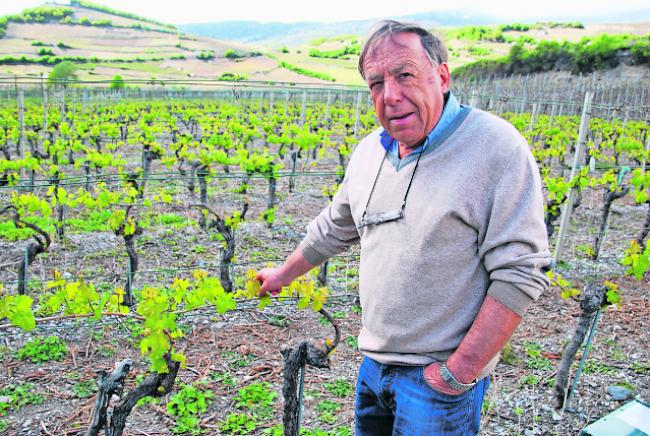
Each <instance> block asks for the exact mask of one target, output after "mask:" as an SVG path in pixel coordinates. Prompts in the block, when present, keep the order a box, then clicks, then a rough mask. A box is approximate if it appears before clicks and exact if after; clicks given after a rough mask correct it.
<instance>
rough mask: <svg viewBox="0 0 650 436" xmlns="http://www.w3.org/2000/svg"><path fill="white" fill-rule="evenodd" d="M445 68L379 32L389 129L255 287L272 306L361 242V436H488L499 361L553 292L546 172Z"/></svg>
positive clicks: (415, 29)
mask: <svg viewBox="0 0 650 436" xmlns="http://www.w3.org/2000/svg"><path fill="white" fill-rule="evenodd" d="M446 61H447V54H446V49H445V48H444V45H443V43H442V42H441V41H440V40H439V39H438V38H437V37H435V36H434V35H432V34H431V33H429V32H428V31H427V30H425V29H423V28H421V27H419V26H417V25H410V24H403V23H399V22H396V21H385V22H382V23H379V25H378V27H377V28H376V30H375V31H374V33H372V35H371V36H370V37H369V39H368V40H367V42H366V43H365V45H364V47H363V50H362V53H361V56H360V58H359V71H360V73H361V76H362V77H363V78H364V79H365V80H366V83H367V84H368V88H369V89H370V94H371V96H372V101H373V104H374V108H375V111H376V113H377V117H378V118H379V122H380V123H381V125H382V126H383V128H381V129H379V130H377V131H375V132H373V133H371V134H370V135H368V136H367V137H366V138H364V139H363V140H362V141H361V142H360V143H359V145H358V146H357V148H356V150H355V151H354V154H353V156H352V158H351V159H350V163H349V165H348V168H347V170H346V175H345V179H344V181H343V183H342V184H341V187H340V188H339V191H338V193H337V194H336V196H335V197H334V199H333V201H332V203H331V204H330V205H329V206H328V207H326V208H325V210H323V212H321V214H320V215H319V216H318V217H316V219H314V221H312V222H311V224H310V225H309V226H308V229H307V235H306V237H305V239H304V240H303V241H302V243H301V244H300V246H299V247H298V248H297V249H296V251H294V252H293V253H292V254H291V255H290V256H289V257H288V258H287V260H286V261H285V263H284V264H283V265H282V266H281V267H279V268H270V269H264V270H262V271H260V273H259V275H258V279H259V280H260V281H261V282H262V288H261V289H262V290H261V292H262V293H266V292H269V291H275V290H278V289H280V288H281V287H282V286H286V285H288V284H289V283H291V281H292V280H293V279H295V278H296V277H298V276H299V275H302V274H304V273H306V272H307V271H308V270H310V269H311V268H313V267H314V266H316V265H318V264H320V263H322V262H324V261H325V260H326V259H327V258H329V257H331V256H333V255H335V254H337V253H339V252H341V251H343V250H344V249H345V248H346V247H348V246H349V245H351V244H353V243H356V242H360V245H361V261H360V268H359V274H360V277H359V294H360V299H361V307H362V309H363V326H362V329H361V333H360V335H359V349H360V351H361V353H362V354H363V355H364V356H365V357H364V360H363V363H362V365H361V368H360V370H359V376H358V381H357V398H356V408H355V426H356V434H357V435H384V434H386V435H388V434H394V435H443V434H444V435H447V434H449V435H467V434H476V433H477V432H478V431H479V425H480V413H481V404H482V401H483V395H484V393H485V392H486V390H487V388H488V385H489V380H488V378H487V376H488V375H489V373H490V372H491V371H492V370H493V369H494V368H495V366H496V363H497V360H498V355H499V351H500V350H501V348H502V347H503V346H504V344H505V343H506V341H507V340H508V338H509V337H510V336H511V334H512V332H513V331H514V330H515V328H516V327H517V325H518V324H519V322H520V321H521V317H522V316H523V315H524V313H525V311H526V309H527V307H528V306H529V304H530V303H532V302H533V301H534V300H536V299H537V298H538V297H539V295H540V293H541V292H543V291H544V289H545V288H546V287H547V286H548V281H547V279H546V276H545V274H544V272H545V270H546V269H547V267H548V265H549V264H550V256H549V253H548V241H547V238H546V231H545V227H544V221H543V201H542V192H541V182H540V177H539V172H538V169H537V165H536V163H535V160H534V159H533V157H532V155H531V153H530V150H529V148H528V146H527V144H526V142H525V140H524V139H523V138H522V137H521V135H519V134H518V132H517V131H516V130H515V129H514V128H513V127H512V126H511V125H510V124H508V123H507V122H505V121H503V120H501V119H500V118H497V117H495V116H493V115H490V114H488V113H485V112H482V111H480V110H477V109H472V108H470V107H468V106H464V105H460V104H459V103H458V100H457V99H456V98H455V97H454V95H453V94H452V93H451V92H450V91H449V87H450V74H449V67H448V66H447V63H446Z"/></svg>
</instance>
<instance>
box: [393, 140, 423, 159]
mask: <svg viewBox="0 0 650 436" xmlns="http://www.w3.org/2000/svg"><path fill="white" fill-rule="evenodd" d="M426 140H427V137H426V136H425V137H424V138H422V139H421V140H420V141H418V142H416V143H415V144H413V145H412V146H410V147H409V146H407V145H404V144H402V143H401V142H398V143H397V151H398V153H399V158H400V159H404V158H405V157H406V156H408V155H409V154H411V153H413V150H417V148H418V147H420V146H421V145H422V144H424V142H425V141H426Z"/></svg>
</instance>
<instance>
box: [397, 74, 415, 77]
mask: <svg viewBox="0 0 650 436" xmlns="http://www.w3.org/2000/svg"><path fill="white" fill-rule="evenodd" d="M400 76H402V77H413V74H411V73H402V74H400Z"/></svg>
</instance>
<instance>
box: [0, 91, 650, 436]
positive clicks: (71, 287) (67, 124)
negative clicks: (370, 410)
mask: <svg viewBox="0 0 650 436" xmlns="http://www.w3.org/2000/svg"><path fill="white" fill-rule="evenodd" d="M234 97H237V96H236V95H235V96H234ZM501 116H502V117H504V118H506V119H507V120H508V121H510V122H511V123H512V124H513V125H514V126H515V127H516V128H517V129H518V130H519V131H520V132H521V133H522V134H523V135H524V136H525V137H526V138H527V140H528V142H529V144H530V146H531V148H532V151H533V155H534V157H535V159H536V160H537V162H538V164H539V167H540V170H541V175H542V179H543V183H544V188H545V201H546V204H545V214H546V216H545V221H546V225H547V232H548V235H549V237H550V238H551V240H552V241H553V244H554V245H557V234H558V233H559V232H558V227H559V220H560V219H561V214H562V211H563V210H564V211H567V210H568V211H570V210H573V211H574V213H576V211H579V210H580V207H581V203H582V202H583V201H584V200H583V199H584V198H587V197H589V198H593V197H594V195H597V196H599V197H600V198H602V200H601V201H599V203H598V208H599V211H598V213H597V214H595V215H594V216H593V219H592V222H590V224H592V225H593V227H594V231H593V234H589V235H588V239H589V240H588V241H587V242H586V243H584V242H583V243H582V244H580V245H578V244H577V243H576V244H573V245H571V246H572V247H573V249H574V250H575V249H576V247H577V249H578V250H579V251H580V256H582V257H583V258H584V259H585V260H586V261H587V262H592V263H593V265H595V264H596V263H598V262H599V256H601V252H602V247H603V246H604V244H605V241H608V239H607V236H608V221H609V218H610V213H611V210H612V206H613V205H614V204H621V205H625V206H626V207H628V208H632V209H634V210H636V211H638V210H639V209H642V210H643V211H644V212H643V214H644V216H645V219H644V220H643V222H638V223H635V228H634V229H632V230H631V233H630V234H626V235H623V236H622V237H619V238H613V239H611V240H610V243H611V245H613V246H614V250H615V251H616V252H617V253H619V254H620V255H619V256H618V258H617V259H616V262H619V263H620V264H622V265H623V267H622V269H621V271H622V275H628V276H631V277H634V279H635V280H638V281H643V280H645V279H646V278H647V272H648V269H649V266H648V264H649V259H650V245H648V244H647V236H648V232H649V230H650V199H649V197H648V195H649V191H650V170H648V168H647V161H648V159H649V158H650V154H649V150H648V145H649V144H650V125H649V124H648V120H647V118H646V119H641V120H639V119H628V118H627V117H612V118H611V119H602V118H595V117H591V118H585V117H583V118H582V119H581V117H580V116H567V115H555V114H543V113H536V112H535V111H533V112H532V113H512V112H504V113H501ZM581 122H582V124H583V126H582V127H583V128H582V130H584V137H583V138H580V137H579V132H580V131H581ZM376 128H377V121H376V118H375V116H374V114H373V111H372V108H371V107H369V106H368V105H366V104H361V101H360V99H359V98H357V100H356V102H347V101H337V100H336V99H334V100H330V99H328V101H327V102H316V101H314V102H310V103H309V104H307V103H306V100H305V99H304V98H303V100H302V102H301V101H273V100H269V99H264V98H256V99H250V100H242V99H237V98H231V99H224V100H214V99H192V100H172V99H164V100H148V101H139V100H116V101H111V102H106V103H98V102H95V104H93V105H86V104H84V105H83V106H82V104H81V103H80V102H72V101H65V102H63V103H62V104H51V103H48V102H47V101H45V102H43V101H42V100H40V99H35V98H28V99H26V100H23V99H17V100H8V101H3V102H2V104H1V105H0V242H1V243H2V247H3V250H4V253H3V255H2V257H0V263H2V269H0V279H1V280H2V284H0V322H3V321H4V322H6V324H2V325H0V329H1V330H0V331H8V330H11V329H14V328H15V327H19V328H21V329H24V330H26V331H32V330H35V329H38V326H39V325H45V324H52V323H54V324H56V323H57V322H63V321H66V320H70V319H80V318H92V319H94V320H107V319H129V320H131V321H134V322H136V323H138V324H140V325H141V327H142V328H141V329H140V330H138V332H139V336H138V340H139V348H140V350H141V352H142V355H143V356H144V357H143V358H144V359H147V361H148V362H150V370H151V375H150V377H149V378H148V379H146V380H144V381H142V382H141V383H140V384H139V385H138V386H137V387H135V388H133V389H132V390H131V391H130V392H129V393H128V394H125V395H123V396H122V397H121V401H120V402H119V403H118V404H114V405H113V406H112V407H113V413H112V414H111V413H108V415H107V408H108V407H109V400H110V398H111V395H112V394H113V393H118V394H121V393H122V389H123V388H124V386H123V384H124V378H125V377H126V375H127V373H128V371H129V365H131V364H132V363H129V362H126V363H125V362H123V365H121V366H120V367H119V368H117V369H116V370H115V371H114V372H113V373H112V374H110V375H109V374H105V375H104V376H103V377H102V380H101V383H100V385H101V388H100V394H99V395H98V397H97V398H98V399H97V404H96V408H95V416H94V418H93V423H92V424H90V430H89V432H91V433H88V434H97V432H99V431H100V430H101V428H102V427H104V426H105V427H106V428H107V429H109V428H110V431H111V432H112V433H109V434H121V432H122V430H123V429H124V426H125V423H126V418H127V417H128V415H129V413H130V411H131V409H132V408H133V407H134V406H135V404H136V403H137V402H138V401H139V400H141V399H142V398H145V397H147V396H162V395H164V394H167V393H169V392H170V391H171V390H172V387H173V384H174V379H175V377H176V374H177V373H178V371H179V368H180V367H182V366H185V365H186V364H187V363H186V357H185V356H184V355H183V353H182V352H180V351H179V349H178V344H179V343H181V342H182V341H183V335H184V332H183V331H182V329H180V328H179V326H178V324H177V322H178V319H179V317H182V316H183V315H185V314H188V313H191V312H195V311H201V310H206V309H210V310H213V311H214V313H217V314H225V313H227V312H229V311H233V310H235V309H236V308H237V307H238V305H242V304H243V305H246V304H247V303H248V302H250V300H256V294H257V291H258V289H259V285H258V284H257V282H256V280H255V271H254V269H255V266H256V265H258V266H261V265H264V264H265V263H267V262H268V261H276V260H278V259H281V258H282V257H283V255H284V254H285V253H274V252H273V251H272V250H267V251H264V252H262V254H260V253H258V252H253V251H251V250H250V247H247V246H246V244H247V243H249V242H250V240H246V239H242V237H241V235H242V233H240V230H242V231H243V230H245V229H242V227H246V226H252V225H256V226H258V227H261V228H266V229H267V233H265V234H267V235H268V234H271V235H276V236H277V237H279V238H285V239H286V238H288V239H290V241H291V242H292V244H294V245H295V243H296V242H297V241H298V240H299V237H298V236H296V235H299V234H300V232H301V231H302V228H301V226H303V225H304V224H305V222H306V221H305V220H308V219H309V218H310V217H311V216H313V215H315V214H316V213H317V212H318V210H319V209H320V208H322V207H323V206H324V205H326V204H327V201H328V200H329V199H331V197H332V195H334V193H335V192H336V189H337V184H338V183H339V182H340V181H341V178H342V175H343V170H344V168H345V166H346V163H347V160H348V158H349V155H350V153H351V152H352V150H353V149H354V146H355V144H356V143H357V142H358V140H359V138H361V137H363V136H364V135H366V134H368V133H369V132H371V131H372V130H374V129H376ZM581 142H582V143H583V145H584V147H582V148H581V147H578V145H579V144H580V143H581ZM576 150H578V153H577V154H576ZM569 202H570V203H571V204H570V206H571V207H570V208H567V204H568V203H569ZM296 203H297V204H298V205H299V206H303V210H301V213H302V215H304V216H302V217H301V218H300V219H298V221H299V222H296V220H295V219H294V218H293V217H292V215H291V214H290V213H289V212H290V211H289V208H291V212H292V213H295V210H294V209H295V206H296ZM567 213H570V212H567ZM187 228H192V229H196V231H197V232H200V233H199V234H200V235H202V236H200V237H199V236H193V238H192V239H190V240H189V243H188V244H189V245H187V246H186V247H184V248H183V249H182V250H181V251H183V250H184V251H186V252H192V251H193V252H194V254H197V255H200V254H202V253H204V252H205V251H206V249H205V247H204V246H203V245H201V243H202V241H208V242H206V244H208V243H216V244H218V245H217V246H218V247H219V248H218V252H219V260H218V262H217V263H211V262H210V261H206V260H201V259H198V260H197V257H196V256H195V257H192V261H191V262H189V263H188V264H187V265H186V264H184V263H183V262H182V261H180V260H178V259H180V258H175V257H174V254H176V253H177V252H175V251H173V250H172V251H173V253H172V255H171V256H169V254H167V257H165V253H157V254H156V256H157V255H160V256H162V257H163V259H166V261H168V262H170V264H171V265H172V266H178V268H171V274H170V275H162V274H157V273H156V272H161V271H162V270H161V269H158V270H155V271H153V272H154V273H153V274H148V272H149V273H150V272H152V271H147V270H146V268H145V269H143V268H142V263H143V262H144V263H145V264H147V265H148V266H151V264H150V263H148V262H149V260H148V258H149V257H152V258H153V257H156V256H154V255H152V256H149V255H150V254H151V253H149V252H148V251H147V249H146V246H147V244H152V242H151V241H152V240H154V239H156V238H160V237H161V235H163V236H164V235H169V234H174V233H176V232H180V231H181V230H183V229H187ZM244 233H246V232H244ZM567 233H569V235H568V236H564V237H566V238H569V239H571V238H572V237H574V236H573V235H571V234H570V233H571V232H570V231H568V232H567ZM578 233H579V232H578ZM98 234H102V235H112V237H114V238H117V240H119V241H120V244H121V246H122V247H123V248H122V252H121V253H115V257H114V258H113V259H111V260H110V262H105V260H106V259H104V261H102V262H100V261H98V260H97V259H96V258H95V259H94V260H93V257H91V256H86V257H84V256H77V257H75V256H74V255H71V256H70V259H75V260H70V261H66V255H65V253H66V250H67V248H66V247H72V248H71V251H74V250H78V251H80V252H83V251H84V247H83V245H84V244H83V243H82V244H74V243H71V242H70V241H71V240H72V239H73V240H75V241H80V240H83V238H86V237H88V238H89V239H88V240H90V239H92V238H90V237H91V236H92V235H98ZM287 235H292V236H287ZM71 238H72V239H71ZM576 239H577V238H576ZM242 241H245V242H244V243H242ZM265 244H270V241H262V242H261V245H265ZM53 247H55V249H54V250H53ZM197 247H201V248H200V249H199V248H197ZM210 247H212V245H210ZM290 248H292V247H287V250H290ZM54 252H55V253H54ZM62 253H63V254H62ZM198 257H200V256H198ZM79 258H83V259H87V260H88V263H87V264H79V263H78V262H77V260H78V259H79ZM558 258H559V256H558ZM100 264H101V267H100V266H99V265H100ZM107 264H108V265H107ZM181 264H182V265H181ZM564 266H565V265H564V263H563V262H561V261H560V262H558V263H557V265H556V268H555V270H554V272H553V273H552V274H551V280H552V283H553V285H554V286H555V289H559V293H560V294H561V297H562V298H575V299H581V301H584V300H585V299H586V298H587V297H589V298H591V300H590V301H592V302H593V301H596V305H595V306H596V307H598V308H599V307H601V306H606V305H611V304H618V303H620V301H621V298H625V296H624V295H620V293H619V292H618V285H617V279H618V278H619V276H620V275H619V274H618V273H615V272H609V271H610V270H608V272H607V275H606V276H603V274H594V276H589V277H584V276H576V275H575V274H573V273H572V272H571V271H570V270H569V269H568V268H567V269H566V271H565V270H564ZM595 270H596V269H595V268H594V271H595ZM613 270H616V269H615V268H614V269H613ZM328 271H329V272H330V274H331V273H332V272H333V273H334V276H330V277H328ZM343 274H344V275H346V278H345V280H342V279H341V278H340V277H337V276H336V275H337V271H336V268H335V265H329V268H328V265H327V264H326V265H324V266H323V267H322V268H321V269H320V273H319V274H318V277H317V278H314V279H313V280H312V279H304V280H300V281H297V282H296V283H295V284H294V285H293V286H292V287H290V288H287V289H285V290H284V291H283V292H282V293H281V294H280V295H279V296H277V301H288V302H295V304H296V306H297V307H298V308H308V307H310V308H311V309H312V310H314V311H316V312H321V313H322V314H323V316H324V317H326V318H327V319H329V320H330V321H331V323H332V324H333V325H334V327H335V332H336V335H335V338H334V339H328V340H327V341H326V342H325V343H323V344H321V345H319V346H315V345H311V343H303V344H301V345H300V346H299V347H296V348H293V349H291V350H289V351H287V352H286V353H284V352H283V354H285V359H286V363H287V368H288V369H289V370H285V376H287V377H288V378H286V379H285V388H286V392H283V393H284V396H285V401H287V403H288V404H289V405H290V407H289V409H290V410H288V411H287V410H286V409H285V417H284V418H285V419H284V425H285V432H286V434H296V431H297V430H296V415H295V412H296V408H297V407H298V405H297V404H298V403H296V401H295V399H296V398H295V395H294V394H295V388H296V385H295V379H296V376H297V368H299V367H300V366H304V365H305V363H307V364H310V365H313V366H324V365H326V364H327V362H326V361H327V355H328V354H329V353H330V352H331V351H332V350H333V348H334V347H335V346H336V344H337V343H338V339H339V337H338V336H339V332H338V327H337V326H336V321H335V320H334V319H332V318H331V316H329V313H328V312H327V311H326V310H325V309H324V306H325V305H326V301H327V299H328V296H330V297H331V295H341V294H346V295H354V291H355V289H354V283H353V282H352V286H351V287H350V286H348V285H349V283H350V281H348V280H347V278H348V277H347V275H349V274H348V272H347V271H346V272H344V273H343ZM161 277H163V278H164V280H163V279H161ZM316 281H317V282H318V283H316ZM342 283H345V286H342ZM581 289H582V291H581ZM273 301H276V300H273ZM271 302H272V299H271V298H269V297H265V298H264V299H261V300H260V301H259V308H260V309H263V308H264V307H265V306H266V305H268V304H271ZM594 310H595V309H594V308H593V307H589V308H586V309H585V308H583V311H584V312H585V314H584V317H585V319H586V320H590V319H592V318H593V313H594ZM577 337H578V339H576V341H577V342H578V344H577V346H579V345H580V343H582V338H580V337H579V335H577ZM577 346H576V350H577ZM568 348H569V351H570V348H571V347H568ZM576 350H573V355H575V351H576ZM573 355H572V356H570V357H567V359H569V358H570V359H571V360H572V359H573ZM287 374H288V375H287ZM562 377H563V375H562V373H561V372H560V374H558V383H557V385H556V386H557V389H558V399H559V401H560V404H563V402H564V400H565V398H566V395H567V386H566V384H567V383H566V379H565V380H562ZM564 377H566V375H564ZM109 381H110V382H111V383H112V385H111V386H112V387H111V388H110V389H109V388H108V387H106V386H107V384H110V383H108V382H109ZM292 383H293V384H292ZM104 388H106V389H104ZM111 389H112V390H111ZM102 395H103V396H102ZM292 395H293V397H292ZM102 398H103V399H102ZM0 405H2V403H0ZM7 407H9V408H10V406H7ZM2 413H3V408H2V407H0V416H1V415H2ZM199 431H200V429H199ZM92 432H94V433H92Z"/></svg>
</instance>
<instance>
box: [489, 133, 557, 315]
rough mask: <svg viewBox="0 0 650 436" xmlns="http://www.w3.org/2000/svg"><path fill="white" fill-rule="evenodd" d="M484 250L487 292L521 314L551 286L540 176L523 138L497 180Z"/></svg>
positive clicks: (549, 259) (549, 257)
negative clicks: (548, 275)
mask: <svg viewBox="0 0 650 436" xmlns="http://www.w3.org/2000/svg"><path fill="white" fill-rule="evenodd" d="M479 255H480V256H481V258H482V259H483V263H484V265H485V268H486V269H487V271H488V273H489V275H490V281H491V284H490V286H489V288H488V291H487V293H488V295H490V296H491V297H493V298H494V299H496V300H497V301H499V302H500V303H502V304H503V305H505V306H506V307H508V308H509V309H511V310H512V311H514V312H516V313H517V314H519V315H523V314H524V313H525V312H526V310H527V308H528V306H529V305H530V304H531V303H532V302H533V301H536V300H537V299H538V298H539V296H540V295H541V293H542V292H544V291H545V290H546V289H547V288H548V285H549V280H548V278H547V276H546V274H545V273H546V271H547V270H548V268H549V265H550V264H551V256H550V252H549V248H548V237H547V234H546V227H545V225H544V200H543V196H542V186H541V180H540V175H539V170H538V168H537V163H536V162H535V160H534V158H533V156H532V153H531V152H530V149H529V148H528V146H527V145H526V143H525V142H524V141H523V139H522V143H521V144H519V145H518V146H517V147H516V148H515V150H514V151H513V153H512V154H511V156H510V158H509V161H508V163H507V164H506V165H505V168H504V171H503V174H502V175H501V178H500V179H499V180H498V184H497V186H496V188H495V191H494V195H493V198H492V202H491V204H490V207H489V211H488V222H487V223H486V230H485V234H484V238H483V240H482V242H481V244H480V246H479Z"/></svg>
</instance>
